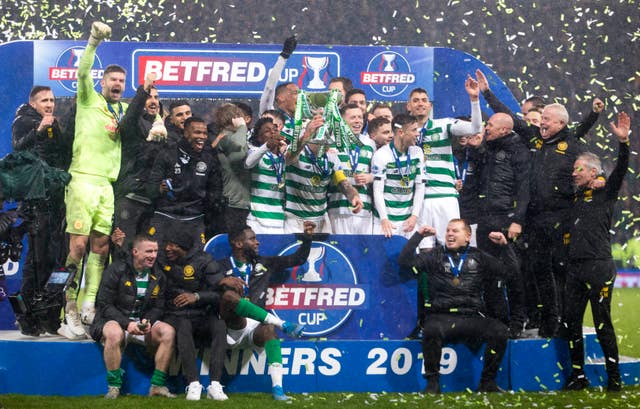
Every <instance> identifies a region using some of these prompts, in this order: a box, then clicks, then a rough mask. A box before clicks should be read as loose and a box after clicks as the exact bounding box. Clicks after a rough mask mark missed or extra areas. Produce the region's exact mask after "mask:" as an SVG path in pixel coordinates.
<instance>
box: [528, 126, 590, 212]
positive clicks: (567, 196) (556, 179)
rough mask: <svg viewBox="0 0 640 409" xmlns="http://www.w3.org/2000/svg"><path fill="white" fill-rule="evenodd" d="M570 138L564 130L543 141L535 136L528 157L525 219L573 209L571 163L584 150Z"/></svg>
mask: <svg viewBox="0 0 640 409" xmlns="http://www.w3.org/2000/svg"><path fill="white" fill-rule="evenodd" d="M573 134H574V132H573V131H572V130H570V129H568V128H566V127H565V128H563V129H562V130H561V131H560V132H558V133H557V134H556V135H554V136H552V137H551V138H548V139H546V140H545V139H542V137H541V136H540V133H539V132H538V133H537V137H536V139H535V144H534V147H533V148H532V155H531V178H530V180H531V184H530V191H529V193H530V200H529V209H528V210H527V211H528V214H527V216H528V217H536V216H538V215H540V214H543V213H556V212H557V211H562V210H568V209H569V208H571V206H572V205H573V177H572V176H571V174H572V173H573V163H574V162H575V160H576V158H577V157H578V155H579V154H580V153H582V152H584V150H585V145H584V143H582V142H581V141H580V140H579V139H577V138H575V137H574V135H573Z"/></svg>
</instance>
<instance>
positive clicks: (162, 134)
mask: <svg viewBox="0 0 640 409" xmlns="http://www.w3.org/2000/svg"><path fill="white" fill-rule="evenodd" d="M166 140H167V128H165V126H164V122H162V118H161V117H159V118H157V119H156V120H155V121H154V122H153V125H152V126H151V129H150V130H149V135H148V136H147V142H151V141H153V142H164V141H166Z"/></svg>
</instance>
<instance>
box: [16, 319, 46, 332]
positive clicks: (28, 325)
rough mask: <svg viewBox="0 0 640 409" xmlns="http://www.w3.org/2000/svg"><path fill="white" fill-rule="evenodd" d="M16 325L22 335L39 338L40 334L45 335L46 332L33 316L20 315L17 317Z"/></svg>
mask: <svg viewBox="0 0 640 409" xmlns="http://www.w3.org/2000/svg"><path fill="white" fill-rule="evenodd" d="M16 325H17V327H18V329H19V330H20V332H21V333H22V335H26V336H29V337H39V336H40V334H42V333H44V330H43V329H42V328H41V327H40V325H39V323H38V321H37V320H36V319H35V318H33V316H29V315H23V314H19V315H18V316H16Z"/></svg>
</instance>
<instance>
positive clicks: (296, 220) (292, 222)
mask: <svg viewBox="0 0 640 409" xmlns="http://www.w3.org/2000/svg"><path fill="white" fill-rule="evenodd" d="M326 217H327V215H326V213H325V216H324V217H323V218H322V219H321V220H312V222H314V223H315V224H316V230H315V231H316V233H331V232H326V231H324V230H323V229H324V228H325V225H326V226H328V228H329V229H330V228H331V225H330V224H328V223H325V221H326V220H328V219H327V218H326ZM304 220H305V219H301V218H300V217H297V216H294V215H292V214H290V213H287V214H286V216H285V218H284V233H285V234H295V233H302V232H304Z"/></svg>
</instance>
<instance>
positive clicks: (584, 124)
mask: <svg viewBox="0 0 640 409" xmlns="http://www.w3.org/2000/svg"><path fill="white" fill-rule="evenodd" d="M603 110H604V102H602V100H601V99H600V98H594V100H593V103H592V104H591V111H589V113H588V114H587V116H586V117H585V118H583V119H582V121H580V123H579V124H578V126H576V129H575V131H574V132H573V135H574V136H575V137H576V138H582V137H583V136H585V135H586V134H587V132H589V130H590V129H591V128H592V127H593V125H594V124H595V123H596V122H597V121H598V117H599V116H600V113H601V112H602V111H603Z"/></svg>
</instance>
